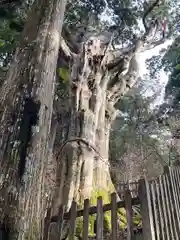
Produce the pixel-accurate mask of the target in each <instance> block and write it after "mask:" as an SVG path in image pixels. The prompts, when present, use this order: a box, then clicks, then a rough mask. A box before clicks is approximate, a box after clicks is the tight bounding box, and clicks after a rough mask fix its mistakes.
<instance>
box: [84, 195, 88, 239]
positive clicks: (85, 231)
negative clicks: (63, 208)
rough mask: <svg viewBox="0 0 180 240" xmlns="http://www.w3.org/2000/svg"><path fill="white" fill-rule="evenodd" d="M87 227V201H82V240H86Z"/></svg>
mask: <svg viewBox="0 0 180 240" xmlns="http://www.w3.org/2000/svg"><path fill="white" fill-rule="evenodd" d="M88 227H89V199H86V200H84V211H83V240H88V230H89V229H88Z"/></svg>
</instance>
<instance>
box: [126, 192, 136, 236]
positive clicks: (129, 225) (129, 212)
mask: <svg viewBox="0 0 180 240" xmlns="http://www.w3.org/2000/svg"><path fill="white" fill-rule="evenodd" d="M124 198H125V208H126V218H127V240H133V238H134V233H133V220H132V217H133V211H132V198H131V192H130V190H129V189H126V190H125V192H124Z"/></svg>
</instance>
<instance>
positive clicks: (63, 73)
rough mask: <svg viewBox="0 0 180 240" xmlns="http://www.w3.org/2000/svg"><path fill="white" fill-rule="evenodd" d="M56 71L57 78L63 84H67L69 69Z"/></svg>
mask: <svg viewBox="0 0 180 240" xmlns="http://www.w3.org/2000/svg"><path fill="white" fill-rule="evenodd" d="M57 71H58V74H59V77H60V78H61V79H62V80H63V81H64V82H67V81H68V80H69V69H67V68H58V69H57Z"/></svg>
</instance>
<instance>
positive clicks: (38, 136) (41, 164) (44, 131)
mask: <svg viewBox="0 0 180 240" xmlns="http://www.w3.org/2000/svg"><path fill="white" fill-rule="evenodd" d="M65 2H66V1H63V0H62V1H59V0H37V1H35V3H34V6H33V7H32V11H31V13H29V17H28V20H27V23H26V25H25V29H24V31H23V33H22V37H21V42H20V46H19V49H18V50H17V53H16V56H15V60H14V62H13V64H12V67H11V69H10V71H9V74H8V78H7V80H6V82H5V83H4V85H3V86H2V89H1V92H0V109H1V111H0V171H1V182H0V183H1V190H0V191H1V192H0V193H1V196H0V197H1V202H0V211H1V214H0V219H1V221H2V222H4V221H7V219H8V220H9V221H10V223H11V228H13V229H11V230H13V231H14V232H15V231H16V238H19V239H24V238H25V237H27V238H28V239H33V237H35V239H40V235H41V230H42V229H41V228H42V226H41V221H42V219H43V218H44V215H45V211H44V206H45V205H44V204H45V202H44V201H45V199H46V197H45V195H44V194H45V189H44V186H45V182H44V181H45V179H44V176H45V173H46V165H47V163H48V158H49V154H51V152H49V133H50V126H51V118H52V108H53V97H54V85H55V73H56V63H57V58H58V52H59V41H60V34H61V29H62V23H63V16H64V10H65ZM14 236H15V234H14Z"/></svg>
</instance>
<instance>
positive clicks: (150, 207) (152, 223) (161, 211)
mask: <svg viewBox="0 0 180 240" xmlns="http://www.w3.org/2000/svg"><path fill="white" fill-rule="evenodd" d="M119 197H120V198H121V199H122V200H121V201H119V200H118V199H119ZM137 205H140V209H141V210H140V214H141V218H142V226H141V227H142V236H139V237H137V236H136V234H135V232H134V222H133V215H134V210H133V206H137ZM120 208H124V209H125V212H126V221H127V228H126V234H125V236H120V235H119V233H118V228H119V222H118V219H119V216H118V209H120ZM106 211H110V212H111V215H110V216H111V233H110V235H108V237H109V238H107V236H105V234H104V226H103V224H104V214H105V212H106ZM93 214H96V229H95V230H96V231H95V232H96V235H95V238H94V239H96V240H102V239H112V240H117V239H119V240H124V239H126V240H142V239H145V240H178V239H180V168H171V167H166V168H165V171H164V174H163V175H162V176H160V177H158V178H157V179H156V180H154V181H149V182H148V181H147V180H146V179H140V180H139V181H138V182H133V183H129V184H120V185H119V189H118V195H117V193H112V194H111V202H110V203H109V204H105V205H103V199H102V197H99V198H98V199H97V205H96V206H90V201H89V200H88V199H86V200H85V201H84V208H83V209H81V210H77V203H76V202H74V201H73V202H72V206H71V210H70V212H68V213H64V206H61V207H60V208H59V214H58V215H57V216H52V217H51V215H50V210H49V211H48V212H47V216H46V219H45V229H44V238H43V239H44V240H47V239H48V229H49V227H50V225H51V223H54V222H57V224H58V234H57V236H58V237H57V239H58V240H60V239H61V234H62V229H63V221H67V220H68V222H69V230H68V239H69V240H74V239H75V231H76V220H77V218H78V217H83V233H82V239H83V240H88V239H90V237H89V216H90V215H93ZM120 220H121V219H120ZM91 239H92V238H91ZM49 240H51V239H49Z"/></svg>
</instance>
